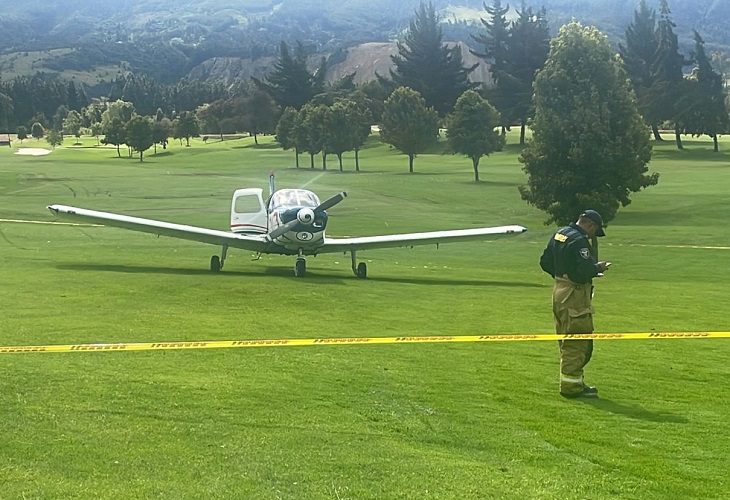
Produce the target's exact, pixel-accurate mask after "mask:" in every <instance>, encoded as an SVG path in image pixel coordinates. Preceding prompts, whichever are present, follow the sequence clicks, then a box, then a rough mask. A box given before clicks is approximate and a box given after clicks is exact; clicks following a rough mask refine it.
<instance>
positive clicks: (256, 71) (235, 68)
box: [189, 42, 491, 84]
mask: <svg viewBox="0 0 730 500" xmlns="http://www.w3.org/2000/svg"><path fill="white" fill-rule="evenodd" d="M457 44H458V45H459V46H460V47H461V54H462V58H463V59H464V65H465V66H472V65H474V64H477V63H478V64H479V66H478V67H477V68H476V69H475V70H474V71H473V72H472V73H471V75H470V79H471V80H472V81H475V82H490V81H491V76H490V74H489V71H488V66H487V65H486V63H485V62H484V61H482V60H481V59H479V58H478V57H476V56H474V55H472V54H471V53H470V52H469V47H468V46H467V45H466V44H465V43H463V42H457ZM397 53H398V48H397V46H396V44H395V42H368V43H363V44H358V45H355V46H353V47H349V48H347V49H344V50H342V51H339V52H337V53H336V54H334V55H333V56H332V57H331V58H330V63H329V65H328V68H327V75H326V80H327V81H330V82H332V81H335V80H338V79H340V78H342V77H344V76H347V75H349V74H351V73H354V74H355V83H363V82H367V81H370V80H374V79H375V74H376V73H377V74H379V75H382V76H388V71H389V70H390V69H391V68H392V67H393V63H392V60H391V58H390V56H391V55H394V54H397ZM275 62H276V57H273V56H268V57H261V58H258V59H249V58H237V57H213V58H211V59H208V60H207V61H204V62H203V63H201V64H199V65H198V66H196V67H195V68H193V69H192V70H191V71H190V74H189V77H190V78H193V79H197V80H204V81H223V82H225V83H226V84H230V83H233V82H235V81H237V80H247V79H248V78H250V77H252V76H253V77H257V78H261V77H264V76H265V75H266V74H267V73H268V72H269V70H270V68H271V65H273V64H274V63H275ZM318 64H319V57H317V56H314V57H312V58H311V60H310V66H311V68H312V69H315V68H316V67H317V66H318Z"/></svg>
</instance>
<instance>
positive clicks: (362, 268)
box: [357, 262, 368, 280]
mask: <svg viewBox="0 0 730 500" xmlns="http://www.w3.org/2000/svg"><path fill="white" fill-rule="evenodd" d="M357 277H358V278H360V279H363V280H364V279H365V278H367V277H368V265H367V264H365V263H364V262H360V263H359V264H358V265H357Z"/></svg>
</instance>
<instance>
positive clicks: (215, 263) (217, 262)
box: [210, 255, 221, 273]
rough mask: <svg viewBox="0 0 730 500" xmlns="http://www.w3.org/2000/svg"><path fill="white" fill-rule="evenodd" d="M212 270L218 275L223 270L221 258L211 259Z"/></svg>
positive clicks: (213, 257) (214, 257) (215, 256)
mask: <svg viewBox="0 0 730 500" xmlns="http://www.w3.org/2000/svg"><path fill="white" fill-rule="evenodd" d="M210 270H211V271H213V272H214V273H217V272H219V271H220V270H221V258H220V257H218V256H217V255H214V256H212V257H211V258H210Z"/></svg>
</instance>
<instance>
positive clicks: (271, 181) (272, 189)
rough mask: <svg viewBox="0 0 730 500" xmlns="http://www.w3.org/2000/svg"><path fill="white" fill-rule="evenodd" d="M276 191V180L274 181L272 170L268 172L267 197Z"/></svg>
mask: <svg viewBox="0 0 730 500" xmlns="http://www.w3.org/2000/svg"><path fill="white" fill-rule="evenodd" d="M275 191H276V182H275V181H274V172H271V173H270V174H269V197H271V196H272V195H273V194H274V192H275Z"/></svg>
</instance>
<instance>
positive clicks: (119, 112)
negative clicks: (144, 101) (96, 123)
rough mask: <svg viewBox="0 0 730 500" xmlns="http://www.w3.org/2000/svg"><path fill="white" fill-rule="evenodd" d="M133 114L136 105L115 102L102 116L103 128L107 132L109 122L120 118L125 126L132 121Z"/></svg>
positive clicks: (119, 101)
mask: <svg viewBox="0 0 730 500" xmlns="http://www.w3.org/2000/svg"><path fill="white" fill-rule="evenodd" d="M133 114H134V104H132V103H131V102H126V101H122V100H117V101H114V102H112V103H110V104H109V105H108V106H107V108H106V110H105V111H104V112H103V113H102V114H101V128H102V129H104V130H106V128H107V125H108V124H109V122H111V121H112V120H113V119H115V118H118V119H119V120H120V121H121V122H122V123H123V124H126V123H127V122H128V121H129V120H131V119H132V115H133ZM104 133H106V132H104Z"/></svg>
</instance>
